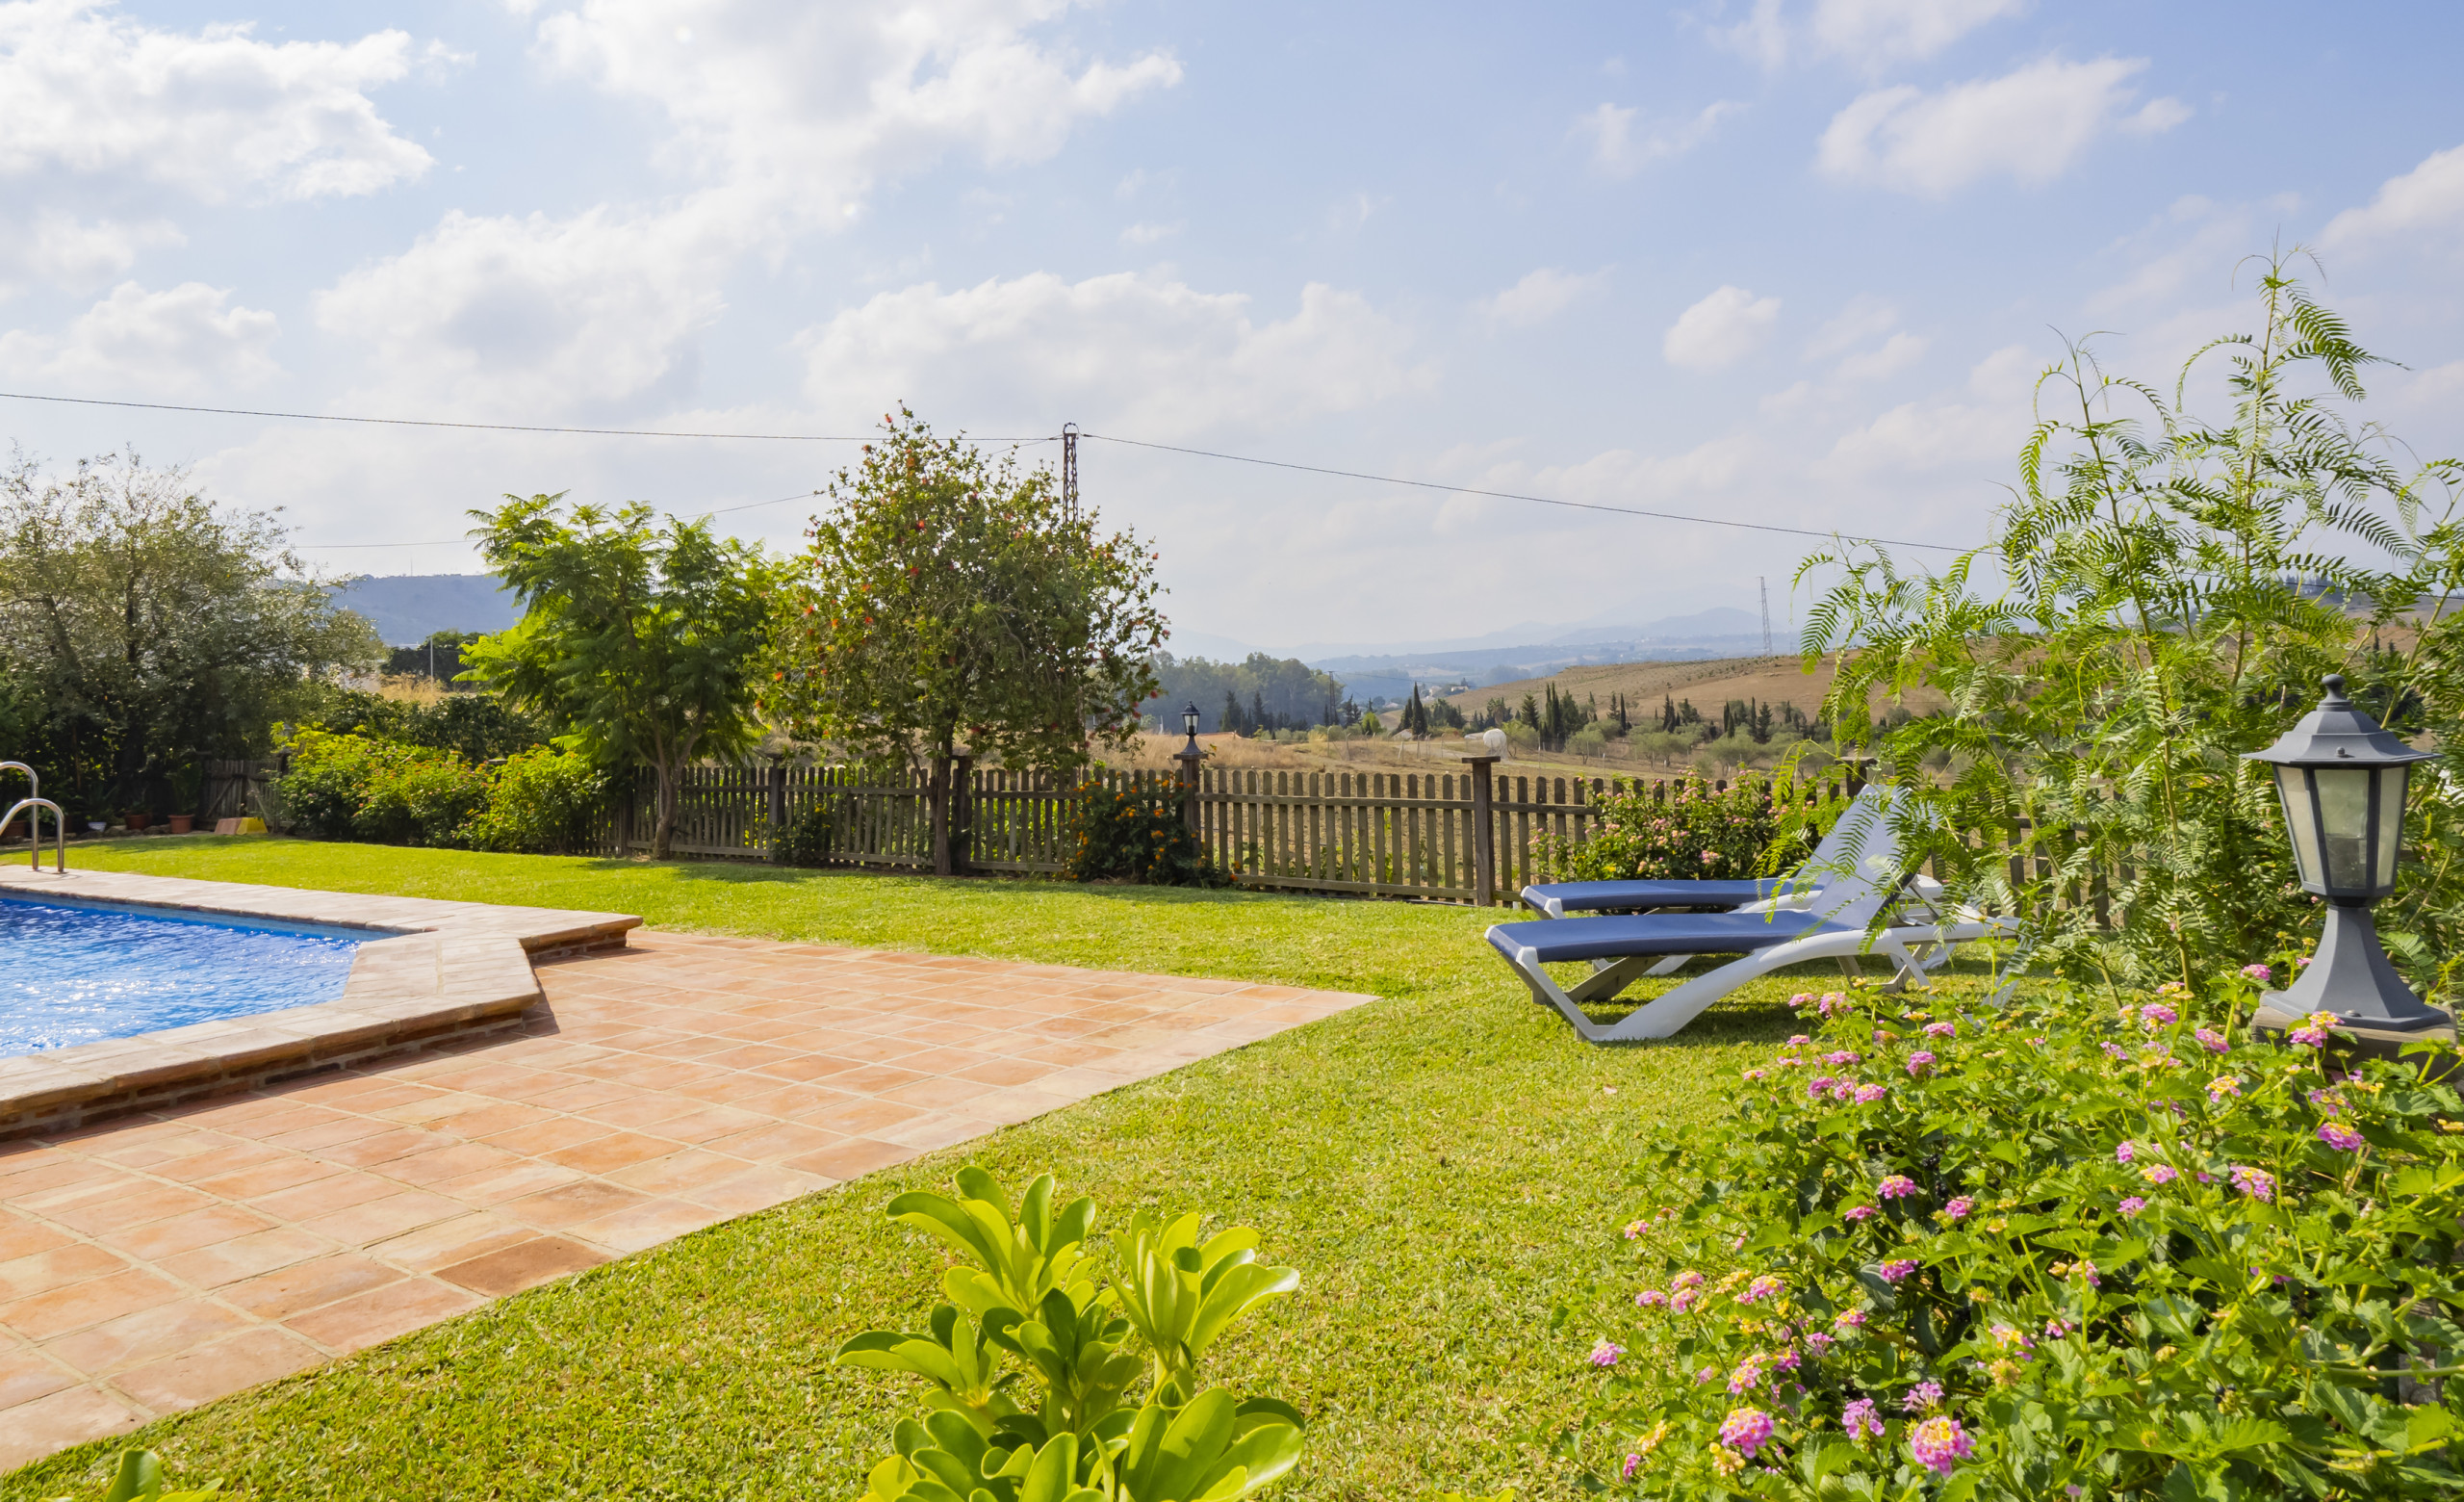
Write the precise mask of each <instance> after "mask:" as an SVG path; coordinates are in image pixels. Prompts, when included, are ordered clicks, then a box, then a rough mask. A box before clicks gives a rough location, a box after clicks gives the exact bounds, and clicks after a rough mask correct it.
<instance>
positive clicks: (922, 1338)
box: [837, 1167, 1303, 1502]
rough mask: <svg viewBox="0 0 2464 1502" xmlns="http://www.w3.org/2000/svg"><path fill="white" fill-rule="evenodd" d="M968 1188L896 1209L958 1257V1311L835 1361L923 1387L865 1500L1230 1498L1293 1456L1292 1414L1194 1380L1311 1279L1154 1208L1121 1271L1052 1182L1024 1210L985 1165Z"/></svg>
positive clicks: (1086, 1213)
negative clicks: (1263, 1311) (1220, 1344)
mask: <svg viewBox="0 0 2464 1502" xmlns="http://www.w3.org/2000/svg"><path fill="white" fill-rule="evenodd" d="M958 1188H959V1198H957V1199H951V1198H949V1197H948V1196H945V1195H939V1194H933V1193H929V1192H920V1191H919V1192H911V1193H908V1194H902V1195H900V1196H898V1197H897V1198H896V1199H894V1200H892V1201H891V1202H890V1204H889V1214H890V1216H891V1218H892V1219H894V1220H897V1221H900V1222H902V1223H904V1224H907V1225H910V1226H912V1227H914V1228H916V1229H917V1230H922V1231H924V1232H926V1233H927V1234H929V1235H931V1236H933V1237H934V1238H935V1239H936V1240H938V1241H940V1242H941V1243H943V1244H944V1245H945V1246H947V1247H949V1248H950V1249H951V1250H952V1251H954V1252H956V1253H958V1254H959V1256H961V1257H962V1258H963V1261H962V1262H961V1263H960V1264H959V1265H957V1266H953V1267H951V1268H950V1269H949V1270H948V1271H947V1272H946V1273H944V1274H943V1275H942V1279H941V1289H942V1292H943V1294H944V1296H945V1297H946V1298H947V1299H948V1301H949V1302H948V1303H945V1304H942V1305H940V1306H938V1307H937V1308H935V1309H934V1310H933V1313H932V1317H931V1319H930V1320H929V1321H928V1326H927V1329H926V1330H925V1331H924V1332H922V1333H918V1334H907V1333H902V1332H896V1331H870V1332H867V1333H865V1334H860V1335H858V1336H856V1337H855V1338H854V1339H852V1340H849V1341H848V1342H847V1343H846V1344H845V1345H843V1346H841V1347H840V1348H839V1351H838V1358H837V1359H838V1360H839V1361H840V1362H841V1363H842V1364H844V1365H849V1366H862V1367H870V1368H873V1369H876V1370H881V1371H891V1372H900V1373H905V1374H908V1375H911V1376H915V1377H920V1378H922V1379H924V1381H925V1382H926V1384H927V1385H928V1390H927V1392H926V1394H925V1401H926V1403H927V1404H928V1405H929V1407H930V1409H931V1411H930V1412H928V1413H927V1414H926V1415H925V1416H924V1417H923V1418H922V1419H920V1420H917V1419H909V1420H906V1421H904V1422H902V1423H901V1424H900V1425H899V1426H898V1430H897V1437H896V1446H897V1453H896V1454H894V1455H891V1456H889V1457H886V1459H884V1460H883V1461H882V1462H881V1463H880V1464H878V1465H876V1466H875V1467H874V1468H873V1471H872V1474H871V1478H870V1486H869V1489H868V1491H867V1493H866V1495H867V1496H868V1497H872V1498H878V1499H879V1502H902V1499H910V1502H1233V1499H1235V1498H1238V1497H1243V1496H1246V1495H1248V1494H1249V1493H1251V1492H1253V1491H1256V1490H1258V1489H1261V1488H1263V1487H1265V1486H1267V1485H1268V1484H1269V1483H1270V1482H1272V1481H1273V1480H1275V1479H1276V1478H1277V1477H1279V1476H1281V1475H1283V1474H1284V1473H1285V1472H1286V1471H1288V1470H1290V1469H1291V1468H1292V1466H1293V1464H1294V1463H1296V1462H1297V1461H1298V1459H1299V1456H1300V1436H1301V1429H1302V1422H1303V1421H1302V1419H1301V1416H1300V1414H1299V1413H1298V1412H1297V1411H1295V1410H1294V1409H1293V1408H1291V1407H1290V1406H1289V1405H1287V1404H1284V1403H1281V1402H1278V1401H1276V1400H1274V1399H1271V1398H1264V1397H1249V1398H1237V1397H1235V1396H1234V1395H1233V1394H1232V1393H1231V1392H1230V1391H1229V1390H1227V1389H1225V1388H1222V1387H1205V1386H1202V1385H1200V1379H1199V1365H1200V1360H1201V1359H1202V1358H1203V1356H1204V1355H1205V1353H1206V1351H1207V1350H1208V1349H1209V1348H1210V1347H1211V1346H1212V1345H1213V1344H1214V1342H1215V1340H1216V1338H1217V1337H1218V1336H1219V1335H1220V1334H1222V1332H1223V1330H1224V1329H1225V1328H1226V1327H1227V1326H1229V1325H1230V1324H1231V1323H1232V1321H1234V1320H1236V1319H1238V1318H1239V1317H1240V1316H1241V1315H1242V1314H1245V1313H1246V1312H1248V1311H1249V1310H1250V1309H1252V1308H1256V1307H1257V1306H1258V1305H1259V1304H1261V1303H1263V1302H1264V1301H1266V1300H1268V1299H1270V1298H1274V1297H1276V1296H1278V1295H1281V1294H1286V1293H1289V1292H1291V1291H1292V1290H1293V1289H1294V1288H1296V1287H1297V1286H1298V1285H1299V1275H1298V1274H1297V1273H1296V1272H1294V1271H1293V1270H1292V1269H1290V1268H1270V1267H1262V1266H1260V1265H1258V1263H1257V1260H1256V1251H1255V1249H1256V1241H1257V1236H1256V1232H1254V1231H1251V1230H1247V1229H1246V1228H1235V1229H1233V1230H1225V1231H1221V1232H1219V1233H1217V1234H1216V1235H1215V1236H1213V1237H1211V1238H1209V1239H1207V1240H1206V1241H1205V1242H1204V1243H1203V1244H1201V1243H1199V1242H1198V1240H1197V1230H1198V1225H1199V1218H1198V1217H1197V1216H1195V1215H1185V1216H1181V1217H1179V1218H1177V1219H1174V1220H1171V1221H1169V1222H1166V1221H1163V1220H1160V1219H1158V1218H1156V1217H1154V1216H1152V1215H1148V1214H1142V1215H1141V1216H1139V1217H1138V1218H1136V1219H1135V1220H1134V1221H1133V1222H1132V1224H1131V1231H1130V1242H1129V1246H1128V1248H1127V1249H1126V1251H1125V1253H1124V1254H1123V1256H1121V1258H1120V1262H1121V1265H1120V1266H1119V1267H1117V1269H1111V1270H1107V1269H1105V1268H1102V1267H1099V1266H1098V1265H1097V1258H1096V1257H1094V1256H1091V1254H1090V1253H1089V1252H1088V1250H1087V1240H1088V1237H1089V1236H1090V1235H1091V1233H1092V1231H1093V1230H1094V1225H1095V1204H1094V1202H1093V1201H1092V1200H1091V1199H1088V1198H1085V1197H1083V1196H1082V1197H1081V1198H1079V1199H1076V1200H1073V1201H1071V1202H1069V1203H1068V1204H1062V1205H1056V1204H1054V1203H1053V1202H1054V1198H1055V1190H1054V1186H1053V1180H1052V1178H1051V1176H1049V1175H1045V1176H1043V1177H1040V1178H1037V1179H1036V1180H1035V1182H1034V1183H1032V1184H1030V1185H1028V1187H1027V1190H1026V1193H1025V1194H1023V1195H1022V1196H1020V1197H1019V1199H1018V1201H1017V1203H1016V1204H1015V1205H1013V1204H1012V1203H1011V1201H1010V1198H1009V1196H1008V1194H1007V1193H1006V1192H1005V1191H1004V1190H1003V1189H1002V1187H1001V1185H1000V1183H999V1182H998V1181H996V1180H995V1179H994V1178H992V1176H991V1175H990V1174H988V1173H986V1172H985V1171H984V1170H983V1169H981V1168H975V1167H969V1168H965V1169H962V1170H961V1171H960V1173H959V1176H958ZM1133 1335H1135V1336H1137V1337H1138V1338H1139V1339H1140V1340H1141V1341H1142V1342H1143V1343H1144V1345H1145V1348H1146V1353H1147V1354H1146V1356H1145V1357H1144V1358H1142V1357H1141V1356H1140V1354H1139V1352H1138V1351H1137V1350H1136V1349H1135V1348H1134V1347H1133V1346H1132V1345H1131V1343H1130V1342H1131V1337H1132V1336H1133ZM1142 1378H1143V1379H1146V1381H1147V1387H1146V1391H1145V1393H1144V1395H1143V1397H1142V1399H1141V1400H1140V1401H1139V1402H1137V1403H1136V1404H1134V1405H1133V1404H1132V1403H1131V1401H1130V1398H1129V1394H1130V1392H1131V1390H1132V1389H1133V1388H1135V1387H1136V1386H1137V1385H1139V1383H1140V1381H1141V1379H1142Z"/></svg>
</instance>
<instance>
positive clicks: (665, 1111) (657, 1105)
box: [579, 1095, 702, 1131]
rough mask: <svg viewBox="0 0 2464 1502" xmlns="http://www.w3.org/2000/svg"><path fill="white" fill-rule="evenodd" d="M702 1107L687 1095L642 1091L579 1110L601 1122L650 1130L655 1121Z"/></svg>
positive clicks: (672, 1118) (626, 1127)
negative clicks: (619, 1099)
mask: <svg viewBox="0 0 2464 1502" xmlns="http://www.w3.org/2000/svg"><path fill="white" fill-rule="evenodd" d="M701 1109H702V1103H701V1102H700V1101H695V1100H692V1099H690V1098H689V1097H678V1096H672V1095H642V1096H636V1097H634V1098H632V1099H631V1100H627V1101H615V1102H613V1103H611V1104H607V1105H600V1106H593V1107H592V1108H591V1109H589V1110H587V1111H583V1112H580V1113H579V1114H580V1115H582V1116H584V1117H587V1118H588V1119H590V1120H591V1121H594V1122H599V1123H601V1124H603V1125H604V1126H615V1127H620V1128H622V1129H624V1130H627V1131H653V1130H655V1129H656V1124H657V1123H660V1122H666V1121H673V1120H675V1119H676V1118H677V1117H680V1116H683V1115H686V1114H687V1113H689V1112H693V1111H698V1110H701Z"/></svg>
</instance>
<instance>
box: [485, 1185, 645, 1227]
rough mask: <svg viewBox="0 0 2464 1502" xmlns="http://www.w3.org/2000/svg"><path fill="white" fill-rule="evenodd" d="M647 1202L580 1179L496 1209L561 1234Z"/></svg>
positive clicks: (625, 1191) (622, 1188)
mask: <svg viewBox="0 0 2464 1502" xmlns="http://www.w3.org/2000/svg"><path fill="white" fill-rule="evenodd" d="M649 1198H650V1197H649V1196H648V1195H645V1194H641V1193H638V1192H637V1191H634V1190H631V1189H628V1188H626V1187H625V1186H624V1185H622V1184H611V1183H609V1182H607V1181H606V1180H605V1179H603V1178H584V1179H581V1180H579V1181H578V1182H575V1183H570V1184H567V1185H565V1186H564V1187H563V1188H561V1189H551V1190H549V1191H547V1192H546V1193H545V1194H534V1195H530V1196H527V1197H526V1198H524V1199H520V1200H513V1201H509V1202H507V1203H506V1204H501V1205H499V1206H498V1207H497V1212H498V1213H499V1214H501V1215H504V1216H508V1217H510V1218H511V1219H514V1220H518V1221H520V1222H522V1223H523V1224H524V1225H526V1226H536V1227H538V1228H539V1229H540V1230H564V1229H565V1228H566V1227H568V1226H574V1225H578V1224H579V1223H581V1222H583V1221H586V1220H591V1219H594V1218H596V1217H598V1216H601V1215H606V1214H609V1213H611V1212H613V1211H616V1210H620V1209H623V1208H625V1207H626V1206H627V1205H632V1204H641V1203H642V1202H643V1201H645V1200H647V1199H649Z"/></svg>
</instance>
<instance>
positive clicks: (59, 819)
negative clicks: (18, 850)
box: [0, 798, 68, 876]
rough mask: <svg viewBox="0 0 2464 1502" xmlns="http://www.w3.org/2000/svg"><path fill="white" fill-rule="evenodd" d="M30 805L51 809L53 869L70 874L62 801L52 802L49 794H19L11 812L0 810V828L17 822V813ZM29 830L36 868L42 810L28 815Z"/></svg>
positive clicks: (39, 808) (40, 863)
mask: <svg viewBox="0 0 2464 1502" xmlns="http://www.w3.org/2000/svg"><path fill="white" fill-rule="evenodd" d="M30 808H31V809H36V810H42V809H49V810H51V856H52V872H53V874H54V875H60V876H64V875H66V874H68V816H66V815H64V814H63V813H61V812H60V805H59V804H57V803H54V802H52V801H51V800H50V799H49V798H19V799H18V800H17V801H16V802H14V803H13V804H11V805H10V806H9V812H8V813H6V814H0V829H6V828H8V827H9V826H10V825H11V824H13V823H15V822H16V821H17V816H18V815H19V814H22V813H24V812H25V811H26V810H27V809H30ZM26 834H27V837H28V839H27V843H28V845H29V846H31V847H32V849H33V851H34V867H35V869H36V870H41V869H42V816H41V815H40V813H39V812H38V813H36V814H34V815H31V816H28V817H27V819H26Z"/></svg>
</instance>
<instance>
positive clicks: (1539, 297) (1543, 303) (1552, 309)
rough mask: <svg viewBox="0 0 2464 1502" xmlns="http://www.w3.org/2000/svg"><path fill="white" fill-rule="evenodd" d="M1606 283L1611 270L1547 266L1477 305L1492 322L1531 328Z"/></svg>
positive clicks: (1513, 326)
mask: <svg viewBox="0 0 2464 1502" xmlns="http://www.w3.org/2000/svg"><path fill="white" fill-rule="evenodd" d="M1607 284H1608V272H1606V271H1605V270H1601V271H1597V272H1592V273H1591V274H1589V275H1587V276H1577V275H1574V274H1572V273H1570V272H1561V271H1559V270H1557V269H1556V268H1555V267H1553V266H1544V267H1542V268H1540V269H1539V270H1538V271H1536V272H1531V273H1530V274H1529V275H1527V276H1526V277H1524V278H1523V279H1522V280H1521V281H1519V282H1516V283H1515V284H1514V285H1513V286H1511V287H1508V288H1506V289H1505V290H1504V291H1502V292H1501V293H1499V294H1497V295H1496V296H1495V297H1490V298H1481V299H1480V300H1479V302H1478V304H1477V306H1478V308H1479V311H1480V312H1481V314H1482V315H1484V316H1485V317H1487V318H1489V319H1490V320H1492V321H1493V322H1496V323H1499V324H1504V325H1506V326H1507V327H1509V328H1530V327H1533V326H1534V325H1536V324H1545V323H1547V322H1548V321H1549V320H1551V319H1553V318H1555V317H1556V316H1557V315H1558V314H1560V313H1563V312H1564V311H1565V310H1566V309H1568V308H1570V307H1573V306H1574V305H1575V304H1576V303H1577V302H1578V301H1580V300H1581V299H1582V298H1586V297H1589V296H1590V295H1591V294H1593V293H1595V292H1598V291H1599V290H1600V289H1601V288H1603V287H1604V286H1606V285H1607Z"/></svg>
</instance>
